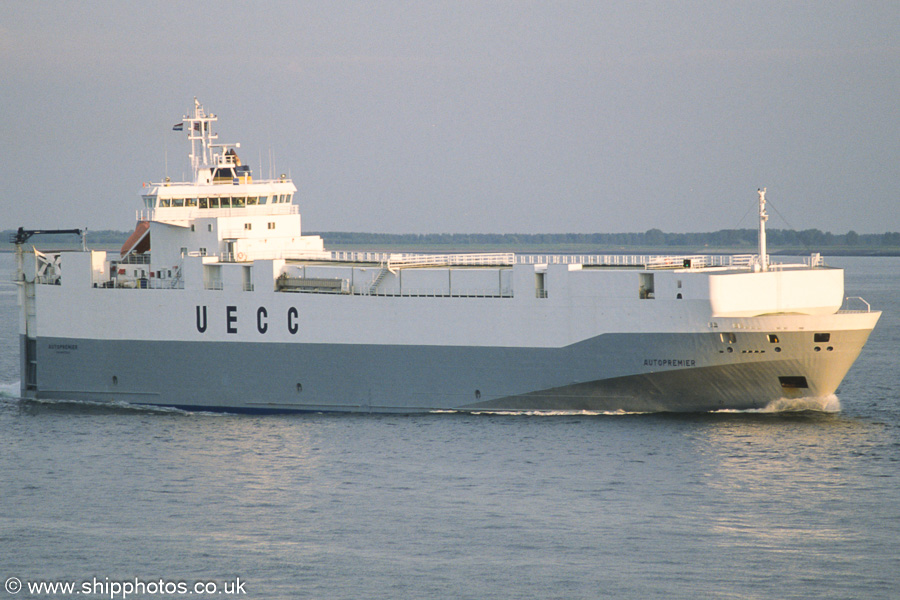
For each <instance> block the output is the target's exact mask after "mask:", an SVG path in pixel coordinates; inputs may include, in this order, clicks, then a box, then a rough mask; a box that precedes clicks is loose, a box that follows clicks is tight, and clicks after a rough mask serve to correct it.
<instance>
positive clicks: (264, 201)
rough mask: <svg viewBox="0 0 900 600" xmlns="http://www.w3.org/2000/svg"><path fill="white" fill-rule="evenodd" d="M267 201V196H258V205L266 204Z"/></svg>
mask: <svg viewBox="0 0 900 600" xmlns="http://www.w3.org/2000/svg"><path fill="white" fill-rule="evenodd" d="M268 201H269V197H268V196H260V197H259V203H260V204H265V203H266V202H268Z"/></svg>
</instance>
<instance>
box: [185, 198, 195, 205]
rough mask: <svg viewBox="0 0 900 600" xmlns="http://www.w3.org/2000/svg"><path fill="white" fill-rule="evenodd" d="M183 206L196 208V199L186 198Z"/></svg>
mask: <svg viewBox="0 0 900 600" xmlns="http://www.w3.org/2000/svg"><path fill="white" fill-rule="evenodd" d="M184 205H185V206H193V207H196V206H197V199H196V198H186V199H185V201H184Z"/></svg>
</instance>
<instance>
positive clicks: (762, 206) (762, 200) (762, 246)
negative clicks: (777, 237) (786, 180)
mask: <svg viewBox="0 0 900 600" xmlns="http://www.w3.org/2000/svg"><path fill="white" fill-rule="evenodd" d="M756 193H758V194H759V268H760V270H761V271H768V270H769V257H768V255H767V254H766V221H768V220H769V215H767V214H766V188H763V189H761V190H760V189H757V190H756Z"/></svg>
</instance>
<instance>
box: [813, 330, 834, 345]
mask: <svg viewBox="0 0 900 600" xmlns="http://www.w3.org/2000/svg"><path fill="white" fill-rule="evenodd" d="M813 341H814V342H815V343H817V344H824V343H826V342H830V341H831V334H830V333H814V334H813Z"/></svg>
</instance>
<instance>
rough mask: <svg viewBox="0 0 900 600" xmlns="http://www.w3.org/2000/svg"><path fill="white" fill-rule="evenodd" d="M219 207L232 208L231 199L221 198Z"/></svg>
mask: <svg viewBox="0 0 900 600" xmlns="http://www.w3.org/2000/svg"><path fill="white" fill-rule="evenodd" d="M219 206H221V207H222V208H231V198H219Z"/></svg>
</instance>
